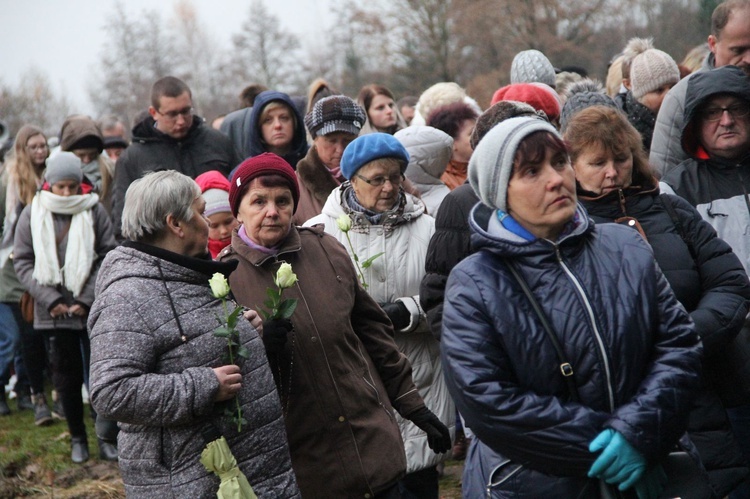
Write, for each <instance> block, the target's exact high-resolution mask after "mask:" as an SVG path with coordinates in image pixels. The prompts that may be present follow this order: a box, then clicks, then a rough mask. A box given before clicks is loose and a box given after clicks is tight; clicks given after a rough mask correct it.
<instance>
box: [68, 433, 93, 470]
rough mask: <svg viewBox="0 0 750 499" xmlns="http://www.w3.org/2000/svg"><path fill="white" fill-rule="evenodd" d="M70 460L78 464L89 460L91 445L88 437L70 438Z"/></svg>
mask: <svg viewBox="0 0 750 499" xmlns="http://www.w3.org/2000/svg"><path fill="white" fill-rule="evenodd" d="M70 446H71V451H70V459H72V460H73V462H74V463H76V464H81V463H84V462H86V461H88V460H89V443H88V441H87V440H86V437H85V436H83V437H71V438H70Z"/></svg>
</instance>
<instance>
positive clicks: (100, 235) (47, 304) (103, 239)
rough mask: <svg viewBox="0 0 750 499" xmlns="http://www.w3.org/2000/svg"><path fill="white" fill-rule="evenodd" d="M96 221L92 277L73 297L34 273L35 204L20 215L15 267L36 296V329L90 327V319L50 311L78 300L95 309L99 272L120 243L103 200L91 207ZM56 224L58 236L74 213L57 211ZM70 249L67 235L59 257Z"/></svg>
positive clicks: (61, 258) (54, 217)
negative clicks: (54, 313)
mask: <svg viewBox="0 0 750 499" xmlns="http://www.w3.org/2000/svg"><path fill="white" fill-rule="evenodd" d="M91 211H92V213H91V216H92V219H93V221H94V234H95V236H96V239H95V241H94V253H95V254H96V258H95V260H94V263H93V265H92V266H91V272H90V273H89V278H88V281H87V282H86V284H85V285H84V287H83V290H82V291H81V294H80V295H79V296H78V297H76V298H75V299H74V298H73V294H72V293H71V292H70V291H69V290H68V289H67V288H66V287H65V286H63V285H60V284H58V285H56V286H43V285H41V284H39V282H37V280H36V279H34V278H33V277H32V274H33V273H34V262H35V258H34V242H33V240H32V236H31V205H27V206H26V207H25V208H24V209H23V212H21V216H20V217H19V218H18V224H17V225H16V233H15V239H14V244H13V266H14V267H15V270H16V274H17V276H18V280H19V281H20V282H21V284H22V285H23V287H24V288H26V289H27V290H28V291H29V293H30V294H31V296H33V297H34V329H46V330H50V329H76V330H82V329H86V319H85V318H83V317H78V316H75V315H74V316H72V317H63V318H57V319H53V318H52V316H51V315H50V313H49V311H50V310H51V309H52V308H54V307H55V305H57V304H58V303H65V304H66V305H68V306H70V305H74V304H76V303H78V304H80V305H84V306H85V307H86V308H91V305H92V303H93V302H94V284H95V283H96V273H97V271H98V269H99V265H100V264H101V263H102V260H103V259H104V256H105V255H106V254H107V252H108V251H109V250H111V249H113V248H114V247H115V246H117V243H116V242H115V238H114V236H113V235H112V223H111V222H110V220H109V215H108V214H107V210H105V209H104V206H102V204H101V203H98V204H97V205H96V206H94V207H93V208H92V209H91ZM52 219H53V220H54V224H55V235H56V237H59V235H60V234H61V232H62V231H63V230H65V228H66V226H67V225H69V224H70V219H71V216H70V215H58V214H53V215H52ZM67 249H68V236H67V234H66V235H65V237H63V238H62V239H61V240H60V243H59V244H58V245H57V259H58V261H59V262H64V261H65V252H66V251H67Z"/></svg>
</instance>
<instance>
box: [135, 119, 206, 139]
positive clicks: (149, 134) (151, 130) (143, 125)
mask: <svg viewBox="0 0 750 499" xmlns="http://www.w3.org/2000/svg"><path fill="white" fill-rule="evenodd" d="M202 126H204V122H203V118H201V117H200V116H198V115H197V114H194V115H193V125H192V126H191V127H190V131H188V134H187V135H186V136H185V138H183V139H181V140H176V139H174V138H172V137H170V136H169V135H167V134H166V133H162V132H160V131H159V130H157V129H156V122H155V121H154V118H153V117H151V116H147V117H146V118H144V119H143V121H140V122H138V123H136V125H135V126H134V127H133V130H132V131H131V133H132V137H133V142H141V143H144V142H185V141H188V140H190V139H191V138H192V137H193V136H195V133H196V131H197V130H198V129H199V128H201V127H202Z"/></svg>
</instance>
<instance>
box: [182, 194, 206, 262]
mask: <svg viewBox="0 0 750 499" xmlns="http://www.w3.org/2000/svg"><path fill="white" fill-rule="evenodd" d="M191 208H192V210H193V216H192V218H190V220H188V221H187V222H181V223H182V231H183V241H182V254H183V255H186V256H203V255H205V254H206V253H208V220H207V219H206V217H205V216H203V212H204V211H206V201H205V200H204V199H203V196H198V197H197V198H195V201H193V204H192V205H191Z"/></svg>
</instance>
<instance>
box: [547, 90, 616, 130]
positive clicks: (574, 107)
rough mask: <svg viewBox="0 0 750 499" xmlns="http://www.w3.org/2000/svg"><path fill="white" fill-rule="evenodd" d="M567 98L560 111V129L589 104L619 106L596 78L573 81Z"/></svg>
mask: <svg viewBox="0 0 750 499" xmlns="http://www.w3.org/2000/svg"><path fill="white" fill-rule="evenodd" d="M566 95H567V100H566V101H565V105H564V106H563V108H562V113H560V130H562V131H565V127H566V126H567V125H568V122H569V121H570V119H571V118H572V117H573V115H574V114H576V113H577V112H578V111H581V110H583V109H586V108H587V107H591V106H607V107H611V108H613V109H617V110H618V111H619V108H618V107H617V104H615V101H614V100H612V97H610V96H609V95H607V94H605V93H604V87H602V84H601V83H599V81H597V80H592V79H589V78H584V79H583V80H581V81H578V82H576V83H573V84H572V85H570V87H568V90H567V92H566Z"/></svg>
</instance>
